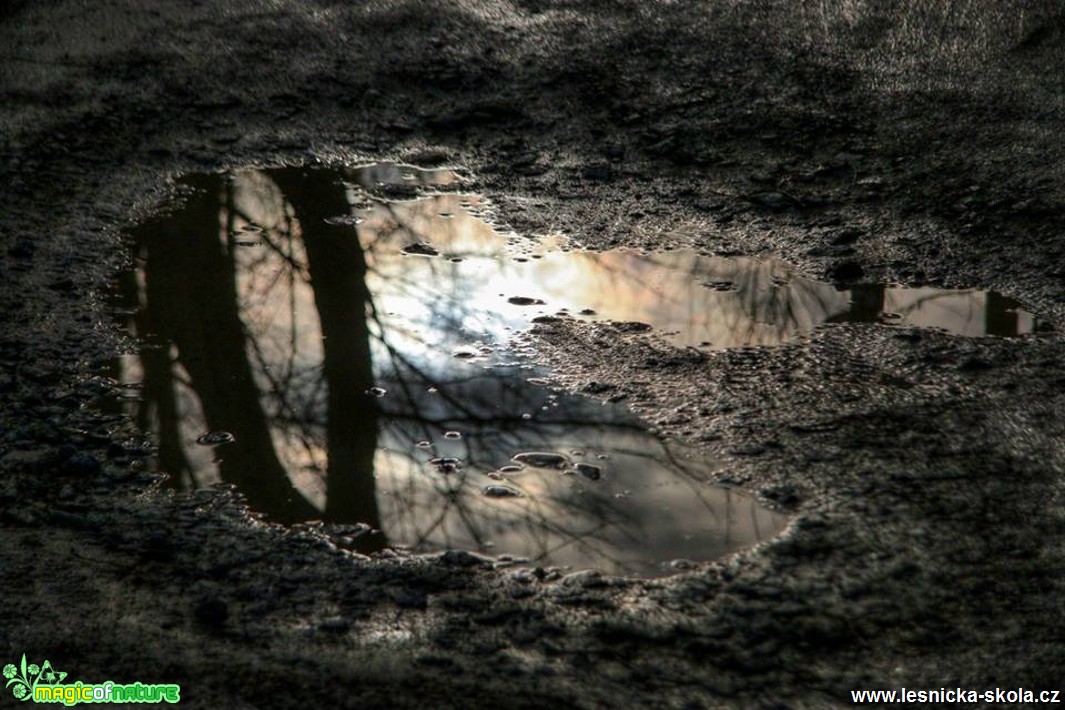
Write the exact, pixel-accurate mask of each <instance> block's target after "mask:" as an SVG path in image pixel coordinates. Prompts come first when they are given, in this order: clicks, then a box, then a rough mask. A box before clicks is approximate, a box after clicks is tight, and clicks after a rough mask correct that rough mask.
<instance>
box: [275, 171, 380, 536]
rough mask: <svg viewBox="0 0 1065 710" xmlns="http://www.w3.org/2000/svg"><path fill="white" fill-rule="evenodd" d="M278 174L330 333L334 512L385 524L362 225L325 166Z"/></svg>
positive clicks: (327, 374) (330, 502) (329, 500)
mask: <svg viewBox="0 0 1065 710" xmlns="http://www.w3.org/2000/svg"><path fill="white" fill-rule="evenodd" d="M273 179H274V181H275V182H276V183H277V185H278V186H279V187H280V188H281V190H282V192H283V193H284V195H285V198H286V199H287V200H288V201H289V203H290V204H291V205H292V207H293V209H294V210H295V213H296V217H297V219H298V220H299V222H300V225H301V234H302V237H303V244H304V248H305V249H306V251H307V263H308V268H309V272H310V284H311V288H312V289H313V291H314V302H315V306H316V307H317V310H318V317H319V321H320V323H321V331H322V338H323V340H324V358H323V377H324V379H325V382H326V383H327V387H328V399H327V405H326V409H327V421H328V423H327V427H326V440H327V448H328V451H329V454H328V456H329V468H328V474H327V482H328V493H327V496H326V508H325V514H326V517H327V518H328V519H330V520H347V521H358V522H363V523H368V524H370V525H373V526H374V527H376V528H380V527H381V523H380V516H379V514H378V512H377V499H376V496H375V491H374V479H373V474H372V472H373V462H374V455H375V453H376V451H377V409H376V407H375V406H374V405H373V403H372V402H371V401H369V399H368V397H369V395H368V391H369V390H370V388H371V387H372V386H373V384H374V375H373V366H372V361H371V356H370V331H369V329H368V328H367V322H366V319H367V311H368V309H369V308H370V307H371V306H372V303H371V299H370V291H369V289H368V288H367V286H366V257H365V255H364V254H363V251H362V247H361V246H360V245H359V240H358V238H357V237H356V235H355V234H354V232H353V231H352V230H351V229H350V228H348V227H344V226H339V225H336V224H334V223H332V222H331V221H329V220H330V218H332V217H336V216H338V215H344V214H346V213H347V212H348V211H349V210H350V206H349V205H348V202H347V199H346V198H345V194H344V188H343V186H342V185H340V184H339V183H338V182H337V181H336V180H335V179H334V178H333V177H331V176H330V175H329V174H328V173H325V172H322V171H301V170H279V171H276V172H275V173H274V174H273ZM373 539H374V540H376V541H379V542H381V538H380V537H379V536H378V537H375V538H373Z"/></svg>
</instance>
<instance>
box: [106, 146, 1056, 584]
mask: <svg viewBox="0 0 1065 710" xmlns="http://www.w3.org/2000/svg"><path fill="white" fill-rule="evenodd" d="M187 185H188V187H189V188H190V189H189V190H188V194H187V195H186V196H185V198H184V199H183V202H182V203H181V204H179V205H176V206H175V207H174V209H173V210H172V211H171V212H170V213H169V214H167V215H164V216H162V217H160V218H157V219H155V220H153V221H151V222H149V223H146V224H144V225H142V226H141V227H139V228H138V229H137V230H136V231H135V234H134V237H135V241H136V245H135V259H134V261H135V265H134V268H133V269H132V270H130V271H129V272H128V273H127V274H126V275H125V277H124V279H123V281H122V294H123V300H124V302H125V306H126V308H125V309H124V310H123V313H125V314H126V315H125V316H124V317H125V318H126V325H127V327H128V328H129V329H130V331H131V332H132V333H134V334H135V335H137V336H138V337H139V338H141V342H143V344H144V345H143V346H142V348H141V349H140V351H139V352H138V353H136V354H133V355H130V356H128V357H127V358H125V359H124V360H123V362H122V363H121V373H120V376H119V379H120V380H121V382H122V383H126V384H129V383H134V382H137V383H142V387H141V388H140V389H139V390H137V394H136V396H135V397H134V398H133V399H134V400H139V401H133V403H132V406H133V413H134V414H135V416H136V417H137V418H138V419H139V422H140V424H141V425H142V426H143V427H145V428H149V429H153V430H154V431H155V432H156V436H157V439H158V445H159V450H158V464H159V466H160V468H161V469H162V470H164V471H167V472H168V473H170V474H172V477H173V481H174V483H175V485H177V486H179V487H184V488H190V487H197V486H204V485H210V484H212V483H215V482H218V481H226V482H229V483H234V484H236V485H237V486H238V487H239V489H240V490H241V491H242V492H243V493H244V495H245V496H247V498H248V501H249V503H250V504H251V505H252V507H253V508H256V509H258V510H260V511H261V512H264V513H265V514H267V515H268V517H270V518H272V519H275V520H278V521H282V522H295V521H299V520H306V519H312V518H321V519H325V520H329V521H331V522H334V523H350V524H352V528H351V534H352V536H353V537H354V538H356V539H355V544H356V545H357V546H358V547H359V548H360V549H363V550H365V551H370V550H374V549H380V548H381V547H384V546H385V545H392V546H396V545H406V546H411V547H414V548H416V549H425V550H429V549H441V548H461V549H472V550H478V551H485V552H491V553H493V554H497V555H500V554H507V555H511V556H513V557H515V558H520V559H525V560H529V561H531V562H535V563H536V564H540V565H570V566H573V567H576V568H584V567H595V568H599V569H603V570H605V571H608V572H612V573H619V574H635V575H646V576H654V575H659V574H665V573H668V572H670V571H671V570H673V569H674V568H675V567H676V566H682V563H680V562H676V561H677V560H685V559H693V560H705V559H711V558H714V557H718V556H721V555H724V554H727V553H728V552H731V551H734V550H737V549H740V548H743V547H747V546H750V545H751V544H754V543H756V542H758V541H760V540H765V539H768V538H770V537H772V536H773V535H774V534H776V533H777V532H779V531H780V530H781V529H782V527H783V525H784V524H785V522H786V519H785V518H784V516H781V515H779V514H776V513H773V512H771V511H769V510H766V509H764V508H762V507H760V506H759V505H757V503H756V502H755V501H754V500H753V499H751V498H750V497H748V496H745V495H743V494H741V493H739V492H737V491H734V490H729V489H726V488H722V487H718V486H713V485H709V484H708V483H707V482H706V481H707V480H708V479H709V478H710V474H711V472H712V471H713V470H714V468H715V467H716V463H715V462H713V461H707V460H705V459H702V458H698V457H695V456H693V454H692V452H691V451H690V450H688V449H686V448H685V447H681V446H678V445H676V444H673V443H666V442H662V441H660V440H659V439H657V438H656V437H655V436H653V435H651V434H649V433H648V432H647V431H646V428H645V427H644V425H643V424H642V423H641V422H640V421H639V420H638V419H637V418H636V417H634V416H633V415H632V414H631V413H629V412H628V411H627V410H626V409H624V408H623V407H621V406H620V405H615V404H606V405H604V404H601V403H599V402H598V401H593V400H590V399H587V398H584V397H579V396H572V395H565V394H560V393H557V392H554V391H552V390H551V389H549V388H548V387H546V386H545V381H544V379H543V377H544V373H542V372H539V371H537V370H535V369H534V368H532V366H531V365H530V358H529V356H528V353H525V352H522V351H521V350H520V348H518V346H516V345H515V344H514V339H513V335H514V334H515V333H516V332H518V331H520V330H524V329H527V328H528V327H529V325H530V323H531V322H532V321H533V320H534V319H537V318H539V319H541V320H542V319H543V318H544V317H550V316H557V315H558V314H560V313H562V314H564V315H568V316H572V317H576V318H586V319H590V320H603V319H608V320H616V321H623V322H639V323H643V324H646V325H648V326H650V330H651V332H652V333H655V334H657V335H660V336H662V337H666V338H668V339H669V340H671V341H672V342H674V343H675V344H678V345H683V346H696V347H715V348H720V347H735V346H742V345H773V344H777V343H780V342H784V341H786V340H788V339H791V338H793V337H795V336H796V335H798V334H801V333H803V332H807V331H809V330H810V329H812V328H813V327H815V326H816V325H818V324H819V323H823V322H826V321H833V320H836V321H846V320H853V321H863V322H888V323H899V324H908V325H915V326H926V327H939V328H944V329H947V330H951V331H953V332H958V333H963V334H968V335H981V334H997V335H1015V334H1020V333H1024V332H1027V331H1029V330H1031V329H1032V328H1034V327H1035V325H1036V323H1035V320H1034V319H1033V318H1032V317H1031V316H1030V315H1028V314H1026V313H1024V312H1023V311H1022V310H1020V309H1019V308H1017V305H1016V304H1015V303H1013V302H1012V301H1009V300H1008V299H1005V298H1003V297H1001V296H998V295H996V294H989V293H983V292H976V291H934V290H931V289H902V288H893V287H883V286H861V287H857V288H853V289H850V290H839V289H837V288H836V287H834V286H833V285H831V284H827V283H823V282H819V281H815V280H811V279H807V278H805V277H802V276H801V275H799V274H797V273H795V272H794V270H793V269H791V268H790V267H789V266H788V265H787V264H785V263H783V262H781V261H777V260H754V259H721V258H710V257H705V256H700V255H698V254H695V253H694V252H690V251H675V252H667V253H662V254H640V253H637V252H633V251H625V250H619V251H613V252H605V253H593V252H586V251H579V250H570V249H568V247H567V246H566V243H565V240H564V239H561V238H559V239H545V240H540V241H539V242H532V241H527V240H520V239H518V238H517V237H516V236H514V235H512V236H511V237H509V238H508V237H507V236H504V235H502V234H500V233H498V232H497V231H495V230H494V229H493V227H492V226H491V225H490V224H489V223H488V222H487V221H486V219H485V214H486V207H487V205H486V204H485V202H484V201H483V200H482V199H481V198H478V197H476V196H471V195H463V194H459V193H457V192H454V190H457V189H459V188H461V179H460V178H459V177H458V176H457V175H455V174H454V173H452V172H450V171H446V170H432V171H425V170H419V169H417V168H412V167H409V166H401V165H390V164H382V165H374V166H366V167H364V168H356V169H346V170H341V171H330V170H324V169H319V170H303V169H281V170H268V171H243V172H237V173H233V174H231V175H207V176H197V177H193V178H190V179H189V180H188V181H187ZM440 189H443V190H445V191H444V192H433V193H431V194H426V193H425V191H426V190H440ZM635 330H640V328H635ZM205 435H208V436H206V437H205ZM227 435H228V436H227ZM215 442H220V443H215ZM356 524H359V525H356ZM369 529H372V530H374V531H375V532H367V530H369ZM671 562H672V563H674V564H673V566H671Z"/></svg>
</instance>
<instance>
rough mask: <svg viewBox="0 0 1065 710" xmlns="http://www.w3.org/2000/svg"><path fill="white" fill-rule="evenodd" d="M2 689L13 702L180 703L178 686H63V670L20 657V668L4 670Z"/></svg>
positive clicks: (106, 683) (110, 682)
mask: <svg viewBox="0 0 1065 710" xmlns="http://www.w3.org/2000/svg"><path fill="white" fill-rule="evenodd" d="M3 674H4V680H6V681H7V682H6V684H5V685H4V687H5V688H8V689H10V690H11V694H12V695H13V696H14V697H15V699H16V700H21V701H26V700H32V701H33V702H35V703H62V704H63V705H68V706H69V705H78V704H82V703H177V702H179V701H180V700H181V686H179V685H177V684H176V683H163V684H155V683H140V682H135V683H116V682H114V681H112V680H106V681H104V682H103V683H82V682H81V681H80V680H79V681H77V682H75V683H63V681H64V680H65V679H66V677H67V675H68V674H67V673H65V672H64V671H57V670H56V669H55V668H53V667H52V662H51V661H45V662H44V663H42V664H41V665H37V664H36V663H27V662H26V654H22V662H21V663H20V664H19V665H17V666H16V665H15V664H14V663H8V664H7V665H5V666H4V670H3Z"/></svg>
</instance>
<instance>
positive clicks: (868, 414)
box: [0, 0, 1065, 708]
mask: <svg viewBox="0 0 1065 710" xmlns="http://www.w3.org/2000/svg"><path fill="white" fill-rule="evenodd" d="M799 7H800V6H798V5H794V6H793V4H788V3H768V2H765V3H763V2H756V3H744V4H742V5H732V4H725V3H723V4H715V5H712V6H706V5H703V4H689V3H662V4H657V5H653V6H651V5H646V4H643V3H599V2H591V3H581V4H575V3H569V2H561V1H559V2H551V1H543V2H540V1H537V2H532V1H531V0H526V1H522V2H499V3H496V2H455V3H444V4H439V3H432V4H429V3H418V2H404V3H382V4H364V5H359V6H348V5H347V4H339V3H331V2H325V1H323V2H315V3H305V4H300V5H296V4H287V3H257V2H231V3H226V4H225V5H222V4H215V3H201V4H199V5H196V6H194V7H187V8H186V7H183V6H182V7H181V8H179V6H177V5H174V6H168V7H155V8H151V9H146V8H144V7H142V6H141V4H139V3H133V2H120V1H117V0H115V1H112V2H102V3H94V4H93V6H92V7H91V8H90V7H88V6H84V5H82V4H79V3H73V2H61V1H57V2H49V3H42V4H40V5H33V4H29V3H16V4H14V5H10V4H9V5H7V6H5V8H4V9H3V10H0V46H2V47H3V50H0V53H2V61H0V92H2V97H3V101H2V104H0V105H2V108H0V158H2V161H0V186H2V199H3V206H2V208H0V255H2V258H3V268H4V279H3V284H2V286H0V294H2V299H3V309H2V310H0V333H2V335H0V601H2V604H0V647H2V653H3V658H2V659H0V660H3V662H4V663H7V662H12V661H15V662H17V660H18V658H19V657H20V656H21V654H22V653H26V654H27V655H28V656H30V657H31V658H32V659H36V660H37V661H38V662H41V661H43V660H44V659H49V660H51V661H52V663H53V664H54V665H55V667H58V668H63V669H64V670H66V671H68V672H71V673H72V676H71V678H74V677H77V678H78V679H83V680H85V681H87V682H88V681H92V680H96V679H99V680H102V679H105V678H114V679H116V680H117V679H122V680H129V681H132V680H134V679H138V680H143V681H151V682H178V683H181V684H182V698H183V703H185V704H188V705H190V706H192V707H217V706H220V705H223V704H225V705H229V706H232V707H279V708H280V707H295V706H301V705H304V704H308V703H312V702H313V703H314V704H322V705H336V706H342V707H355V706H358V707H415V706H418V707H425V706H440V707H448V706H459V705H462V706H464V707H469V706H470V705H474V706H477V705H480V706H484V707H494V706H498V705H500V704H502V703H506V704H507V705H510V706H518V707H523V706H524V707H544V706H548V705H552V704H554V705H563V706H576V707H597V706H599V707H601V706H612V707H633V706H655V707H661V706H672V707H717V706H727V707H752V706H754V707H758V706H767V707H779V706H793V707H826V706H829V707H830V706H843V705H848V704H849V692H848V691H849V690H851V689H856V688H863V687H864V688H873V687H885V688H892V687H899V686H906V687H909V688H920V687H928V688H939V687H942V686H961V687H976V688H984V687H995V686H1000V687H1015V686H1019V685H1020V686H1024V687H1026V688H1034V689H1047V688H1056V687H1058V686H1056V685H1055V683H1058V682H1060V680H1059V676H1060V672H1059V671H1060V668H1061V667H1063V665H1065V649H1063V648H1062V644H1061V641H1060V639H1059V638H1058V636H1059V634H1058V633H1057V631H1056V630H1057V629H1058V628H1060V626H1061V623H1062V619H1063V616H1065V614H1063V611H1065V609H1063V602H1062V599H1065V595H1063V594H1062V592H1063V590H1062V589H1061V586H1062V582H1061V577H1060V570H1061V569H1062V568H1063V567H1065V564H1063V562H1065V550H1063V546H1062V536H1063V533H1065V530H1063V521H1062V517H1061V502H1062V490H1061V486H1062V483H1061V481H1062V473H1065V471H1063V468H1065V466H1063V463H1065V462H1063V457H1065V454H1063V445H1062V441H1063V436H1065V431H1063V430H1065V424H1063V422H1065V417H1063V410H1065V401H1063V397H1065V395H1063V394H1062V392H1063V391H1065V387H1063V384H1065V363H1063V361H1062V354H1061V353H1062V337H1061V335H1060V324H1061V323H1062V322H1063V317H1065V283H1063V278H1065V274H1063V272H1062V263H1065V259H1063V250H1065V240H1063V238H1062V233H1063V228H1065V224H1063V222H1065V220H1063V217H1062V215H1063V214H1065V211H1063V209H1062V207H1063V204H1062V200H1063V196H1065V188H1063V185H1065V181H1063V176H1062V174H1061V171H1062V166H1063V165H1065V160H1063V158H1065V156H1063V155H1062V151H1063V144H1062V142H1061V141H1060V138H1059V136H1060V134H1061V127H1062V115H1063V113H1062V110H1063V106H1062V95H1063V87H1062V86H1061V73H1060V72H1059V71H1056V67H1060V66H1061V62H1062V59H1063V57H1062V54H1063V53H1065V41H1063V37H1065V34H1063V32H1062V29H1061V27H1062V18H1061V16H1060V9H1058V8H1057V7H1056V6H1055V4H1053V3H1039V4H1035V5H1033V4H1030V3H1024V4H1023V10H1024V11H1023V12H1022V11H1021V9H1022V4H1021V3H1006V4H1002V3H970V4H968V5H966V6H964V8H962V7H961V6H958V5H956V4H952V3H901V2H900V3H894V4H891V5H890V6H887V5H885V6H880V7H878V8H873V7H872V5H871V4H870V5H868V6H866V5H852V4H847V3H821V4H819V5H803V6H801V7H802V8H803V9H799ZM895 13H905V14H904V15H900V14H895ZM382 38H387V41H385V40H383V39H382ZM378 160H389V161H396V162H403V163H408V164H415V165H419V166H423V167H433V166H440V167H460V168H461V172H462V174H463V175H464V176H466V177H467V178H468V181H469V182H468V184H467V185H466V187H468V188H469V190H470V191H472V192H476V193H478V194H482V195H486V196H487V197H488V198H489V199H491V200H492V204H493V210H494V213H495V215H496V216H497V219H498V222H499V223H500V226H501V228H503V229H505V230H511V231H513V232H514V233H515V234H516V235H518V236H519V237H520V238H525V239H529V240H530V243H532V240H533V239H535V238H537V237H541V236H544V235H550V234H562V235H565V236H566V237H567V238H568V239H569V240H571V241H572V243H573V244H574V246H576V247H588V248H593V249H611V248H627V249H632V250H637V251H641V250H642V251H648V252H662V251H668V250H682V249H691V250H693V251H694V252H695V253H698V254H700V255H705V256H707V257H718V258H750V257H759V258H762V259H767V258H770V257H775V256H779V257H781V258H783V259H784V260H785V261H786V262H787V263H788V264H790V265H792V267H793V268H795V269H797V270H798V272H799V273H801V274H803V275H805V276H806V277H808V278H812V279H815V280H818V281H825V282H829V283H839V284H841V285H843V286H845V287H851V286H853V285H855V284H859V285H860V284H869V283H885V284H888V283H890V284H900V285H901V286H903V287H907V288H925V287H935V288H943V289H952V290H969V289H973V290H978V291H994V292H998V293H1002V294H1006V295H1007V296H1009V297H1010V298H1014V299H1017V301H1019V302H1020V303H1023V304H1024V306H1023V308H1024V310H1026V311H1028V312H1030V313H1032V314H1035V318H1036V319H1037V320H1038V322H1039V323H1044V324H1047V326H1048V327H1049V328H1050V330H1049V331H1047V332H1037V333H1031V334H1028V335H1025V336H1023V337H1019V338H1002V337H962V336H959V335H957V334H951V333H941V332H936V331H932V330H927V329H920V328H915V327H912V326H910V325H902V326H896V327H882V326H880V325H877V324H870V323H827V324H823V325H821V326H820V327H818V328H816V329H814V330H812V331H808V332H805V333H803V334H800V335H799V337H798V338H797V339H795V340H793V341H791V342H789V343H785V344H783V345H779V346H777V347H768V348H740V349H735V350H712V349H709V350H700V349H691V348H680V347H676V346H675V345H672V344H670V343H669V342H666V341H663V340H661V339H659V338H657V337H656V334H655V333H654V332H634V331H633V330H632V329H629V328H625V327H624V326H623V324H619V323H606V322H594V321H590V320H581V319H578V318H574V319H572V320H571V319H561V320H558V321H553V322H544V323H539V324H535V325H534V327H533V329H532V332H531V333H530V334H529V335H528V336H527V337H528V343H529V345H530V346H531V347H533V348H535V352H536V355H537V358H539V359H541V360H542V361H543V362H544V363H545V365H546V367H548V368H549V371H550V373H551V377H552V378H553V381H554V382H556V383H558V384H559V385H561V386H562V387H564V388H565V389H566V390H567V391H569V392H579V393H582V394H584V395H585V396H588V397H598V398H600V399H615V398H616V399H617V400H619V401H624V402H625V403H626V406H628V407H629V409H630V410H632V411H633V412H635V413H636V414H637V415H639V416H640V417H641V418H642V419H643V420H644V421H645V422H646V423H647V424H648V425H649V426H650V427H651V429H652V430H653V432H655V433H657V434H659V435H661V436H663V437H667V438H674V439H677V440H679V441H681V442H684V443H686V444H688V445H692V446H695V447H696V448H697V449H698V450H699V451H701V452H702V453H703V455H705V456H706V457H707V458H708V459H717V460H720V461H721V462H722V466H721V467H720V468H719V469H717V473H716V474H715V477H716V482H718V483H727V484H728V485H731V486H734V487H737V488H739V489H741V490H743V491H744V492H746V493H747V494H750V495H754V496H757V497H758V498H759V500H760V501H761V502H762V503H763V504H765V505H768V506H772V507H773V508H775V509H777V510H778V511H781V512H787V513H788V514H790V515H792V516H793V522H792V523H791V525H790V526H789V527H788V529H787V530H786V531H785V532H784V533H783V534H782V535H780V536H779V537H777V538H775V539H774V540H772V541H768V542H766V543H763V544H761V545H758V546H756V547H754V548H750V549H747V550H745V551H742V552H739V553H737V554H735V555H733V556H731V557H728V558H726V559H724V560H722V561H717V562H706V563H697V564H694V565H692V567H691V569H687V570H683V571H682V572H683V573H682V574H679V575H676V576H674V577H670V578H668V579H665V580H632V579H626V578H617V577H611V576H607V575H601V574H596V573H594V572H577V573H572V574H565V573H563V572H555V571H548V570H544V571H541V572H536V571H535V570H528V569H497V568H495V566H494V561H493V560H492V559H491V558H482V557H480V556H477V555H473V554H471V553H460V552H450V553H443V554H437V555H435V556H429V557H426V556H418V555H414V554H411V553H407V552H404V551H397V552H387V551H382V552H378V553H374V554H373V555H371V556H364V555H362V554H360V553H357V552H352V551H350V550H348V549H346V543H345V542H344V538H346V537H347V538H350V536H351V534H352V531H351V530H350V529H345V528H343V527H335V526H332V525H330V524H329V523H323V524H320V525H303V526H296V527H294V528H290V529H285V528H281V527H278V526H274V525H270V524H267V523H264V522H262V521H260V520H257V519H256V517H255V516H254V515H250V514H249V513H248V512H247V510H246V509H244V508H243V507H242V506H241V504H240V498H239V496H238V495H237V494H236V493H235V492H234V491H232V490H230V489H229V488H227V487H225V486H219V487H212V488H206V489H201V490H199V491H194V492H188V493H181V494H175V493H173V492H172V491H171V490H170V489H169V488H168V487H167V486H166V485H164V483H163V482H162V481H161V480H160V477H159V475H158V474H154V473H151V472H149V471H145V470H143V468H142V466H143V464H142V463H141V462H142V461H143V460H144V459H145V458H146V457H147V456H149V455H153V454H154V449H153V446H152V442H150V441H149V440H148V432H145V431H140V430H138V429H137V428H136V426H135V425H134V423H133V422H131V421H129V420H128V419H127V418H126V417H125V416H124V415H123V414H122V413H120V412H108V411H105V410H104V408H102V407H101V405H100V404H99V402H100V399H101V396H102V395H105V394H107V392H106V391H105V390H106V389H107V386H106V385H104V386H103V389H102V388H101V383H100V381H99V379H98V378H100V377H108V376H109V374H108V372H109V368H111V367H113V363H114V361H115V358H116V356H117V355H119V354H120V353H122V352H129V351H132V350H133V349H135V347H136V345H135V344H134V343H132V342H131V341H130V340H129V339H128V336H127V335H126V334H124V333H123V331H122V329H121V328H120V327H118V326H117V325H116V324H115V315H116V314H115V312H114V309H115V306H114V296H113V293H111V288H112V286H111V284H112V283H113V282H114V279H115V278H116V277H117V275H118V274H119V273H120V271H121V269H122V267H123V264H124V262H125V261H126V259H127V254H128V246H129V237H128V236H124V235H128V233H129V231H128V230H129V229H131V228H132V227H134V226H135V225H136V224H138V223H141V222H143V221H144V219H145V218H147V217H148V216H149V215H151V214H154V213H155V212H157V211H158V209H159V208H160V207H161V206H162V205H164V204H165V203H166V202H167V201H168V200H169V199H170V197H171V196H172V194H173V193H178V192H180V191H181V189H182V188H181V187H180V184H179V183H178V182H177V181H176V180H175V178H177V177H178V176H180V175H186V174H192V173H203V172H211V171H222V170H232V169H241V168H249V167H256V166H260V167H261V166H269V167H276V166H281V165H297V164H309V163H317V162H322V163H328V164H332V165H340V164H343V165H349V166H356V165H361V164H366V163H369V162H374V161H378ZM464 189H465V188H464ZM395 197H397V198H403V197H404V196H403V195H396V196H395ZM248 248H249V249H251V247H248ZM408 258H411V259H423V258H427V257H426V256H425V255H423V254H416V253H414V254H411V256H409V257H408ZM431 258H437V257H431ZM513 295H515V296H522V295H525V294H513ZM852 300H853V299H852ZM530 307H535V306H530ZM889 310H891V309H889ZM996 312H997V311H996ZM1003 312H1004V313H1008V312H1012V309H1011V308H1006V309H1003ZM501 502H506V501H501Z"/></svg>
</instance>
